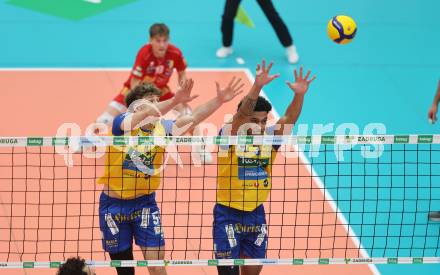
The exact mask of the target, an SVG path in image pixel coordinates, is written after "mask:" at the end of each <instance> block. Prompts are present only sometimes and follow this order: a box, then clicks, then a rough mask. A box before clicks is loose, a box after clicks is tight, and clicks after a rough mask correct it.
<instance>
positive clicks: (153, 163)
mask: <svg viewBox="0 0 440 275" xmlns="http://www.w3.org/2000/svg"><path fill="white" fill-rule="evenodd" d="M168 122H169V121H168ZM165 127H166V126H164V125H163V121H158V122H157V123H156V124H155V126H154V127H152V129H149V130H142V129H140V128H138V129H136V130H133V131H131V135H132V136H165V135H167V131H166V129H165ZM113 133H115V131H113ZM164 154H165V149H164V148H163V147H160V146H156V145H136V146H108V148H107V152H106V156H105V171H104V175H103V176H102V177H100V178H99V179H98V180H97V182H98V183H99V184H104V185H107V186H108V188H109V189H110V190H111V191H113V192H114V193H116V194H118V197H119V198H121V199H133V198H136V197H139V196H141V195H147V194H151V193H153V192H154V191H156V190H157V189H158V188H159V186H160V182H161V169H162V167H163V165H164V163H163V160H164Z"/></svg>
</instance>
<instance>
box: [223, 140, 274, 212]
mask: <svg viewBox="0 0 440 275" xmlns="http://www.w3.org/2000/svg"><path fill="white" fill-rule="evenodd" d="M221 147H222V146H221ZM275 156H276V150H275V149H274V148H273V147H272V146H271V145H242V146H241V145H238V146H234V145H231V146H229V148H228V151H227V152H222V151H221V149H220V151H219V155H218V158H217V159H218V173H217V203H219V204H221V205H224V206H228V207H232V208H235V209H238V210H242V211H253V210H254V209H256V208H257V207H258V206H259V205H261V204H263V203H264V202H265V201H266V200H267V197H268V195H269V193H270V190H271V188H272V183H271V174H272V162H273V160H274V159H275Z"/></svg>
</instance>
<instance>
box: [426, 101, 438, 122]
mask: <svg viewBox="0 0 440 275" xmlns="http://www.w3.org/2000/svg"><path fill="white" fill-rule="evenodd" d="M437 111H438V107H437V104H433V105H432V106H431V108H429V111H428V119H429V122H431V123H432V124H434V123H435V122H436V121H437Z"/></svg>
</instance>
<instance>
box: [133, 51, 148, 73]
mask: <svg viewBox="0 0 440 275" xmlns="http://www.w3.org/2000/svg"><path fill="white" fill-rule="evenodd" d="M146 66H147V64H146V62H145V50H144V48H142V49H141V50H140V51H139V52H138V54H137V56H136V61H135V62H134V66H133V69H132V70H131V76H133V77H135V78H138V79H142V78H143V77H144V72H145V70H146Z"/></svg>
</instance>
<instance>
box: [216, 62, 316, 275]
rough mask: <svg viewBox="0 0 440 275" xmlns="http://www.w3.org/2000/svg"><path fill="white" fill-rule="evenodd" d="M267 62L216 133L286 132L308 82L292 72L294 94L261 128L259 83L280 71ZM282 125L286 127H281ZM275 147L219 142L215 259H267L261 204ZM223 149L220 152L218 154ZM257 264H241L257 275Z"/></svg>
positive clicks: (221, 269)
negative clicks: (271, 121) (275, 118)
mask: <svg viewBox="0 0 440 275" xmlns="http://www.w3.org/2000/svg"><path fill="white" fill-rule="evenodd" d="M271 67H272V63H271V64H269V66H267V67H266V64H265V61H264V60H263V61H262V65H261V66H260V65H258V66H257V75H256V78H255V82H254V84H253V86H252V88H251V89H250V91H249V93H248V94H247V95H246V96H245V97H244V98H243V100H242V101H241V102H240V103H239V105H238V110H237V113H236V114H235V115H234V116H233V118H232V121H231V122H230V123H229V124H227V125H225V126H224V127H223V128H222V130H221V131H220V135H263V134H269V135H281V134H283V133H289V134H290V133H291V130H292V128H291V127H292V126H293V124H294V123H296V121H297V120H298V117H299V115H300V113H301V109H302V105H303V101H304V95H305V94H306V92H307V90H308V88H309V85H310V83H311V82H312V81H313V80H314V79H315V77H312V78H310V79H309V76H310V71H309V72H307V74H306V75H305V76H303V69H302V68H300V70H299V74H298V73H297V71H296V70H295V72H294V73H295V82H294V83H289V82H288V83H287V84H288V87H289V88H290V89H291V90H292V91H293V93H294V97H293V100H292V102H291V103H290V105H289V107H288V108H287V110H286V112H285V114H284V116H282V117H281V118H280V119H279V120H278V122H277V124H276V125H274V126H271V127H266V123H267V119H268V115H269V112H270V111H271V110H272V106H271V104H270V103H269V101H267V100H266V99H265V98H264V97H262V96H260V92H261V89H262V88H263V86H265V85H267V84H269V83H270V82H271V81H272V80H274V79H275V78H277V77H278V76H279V75H278V74H277V75H269V73H270V69H271ZM286 127H287V128H286ZM278 149H279V146H270V145H244V147H241V148H240V146H233V145H232V146H225V147H224V146H221V147H220V150H219V156H218V177H217V203H216V205H215V208H214V224H213V239H214V249H215V256H216V258H217V259H237V258H254V259H261V258H265V257H266V249H267V232H268V231H267V230H268V228H267V224H266V218H265V212H264V206H263V203H264V202H265V201H266V200H267V197H268V195H269V193H270V190H271V173H272V168H271V167H272V161H273V160H274V158H275V155H276V152H277V150H278ZM222 151H223V152H222ZM217 269H218V273H219V274H220V275H237V274H239V273H240V269H239V267H238V266H233V267H228V266H218V268H217ZM261 269H262V266H242V267H241V272H242V274H246V275H258V274H259V273H260V272H261Z"/></svg>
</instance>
